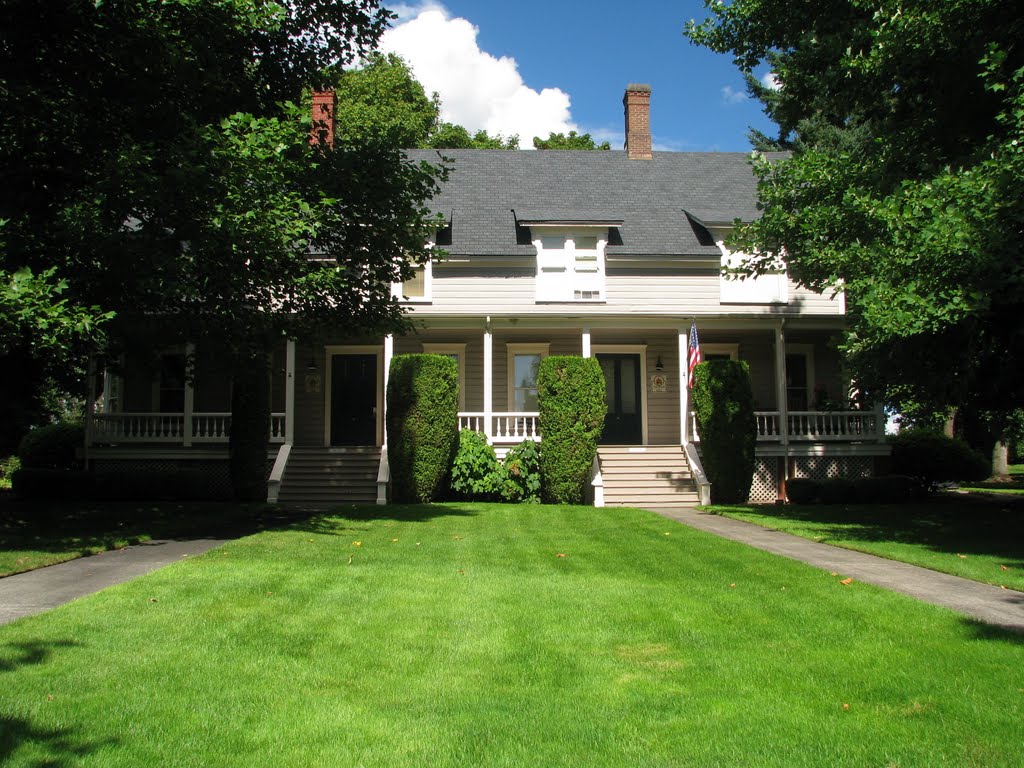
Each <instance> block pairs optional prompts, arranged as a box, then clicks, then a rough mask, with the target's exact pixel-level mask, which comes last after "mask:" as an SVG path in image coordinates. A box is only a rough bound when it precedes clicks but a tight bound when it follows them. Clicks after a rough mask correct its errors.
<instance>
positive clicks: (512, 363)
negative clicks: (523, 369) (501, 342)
mask: <svg viewBox="0 0 1024 768" xmlns="http://www.w3.org/2000/svg"><path fill="white" fill-rule="evenodd" d="M505 350H506V358H505V359H506V367H507V372H506V379H507V383H508V393H507V398H506V399H507V400H508V410H509V412H510V413H516V412H517V411H516V386H515V379H516V355H540V357H541V359H542V360H543V359H544V358H545V357H547V356H548V355H549V354H550V350H551V343H550V342H545V343H534V342H531V343H520V342H510V343H508V344H506V345H505Z"/></svg>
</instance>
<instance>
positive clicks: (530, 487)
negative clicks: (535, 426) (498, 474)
mask: <svg viewBox="0 0 1024 768" xmlns="http://www.w3.org/2000/svg"><path fill="white" fill-rule="evenodd" d="M502 470H503V472H502V483H501V499H502V501H509V502H513V503H522V502H525V503H528V504H537V503H539V502H540V447H539V444H538V443H537V442H536V441H535V440H524V441H523V442H521V443H520V444H519V445H517V446H514V447H513V448H511V449H510V450H509V452H508V454H507V455H506V456H505V461H504V462H502Z"/></svg>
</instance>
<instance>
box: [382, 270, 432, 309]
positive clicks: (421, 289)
mask: <svg viewBox="0 0 1024 768" xmlns="http://www.w3.org/2000/svg"><path fill="white" fill-rule="evenodd" d="M412 269H413V275H412V277H410V278H409V279H408V280H406V281H405V282H403V283H395V284H394V285H392V287H391V291H392V294H393V295H394V297H395V298H396V299H398V300H399V301H401V302H404V303H408V304H426V303H429V302H430V301H431V294H432V291H433V287H434V280H433V278H434V269H433V262H432V261H428V262H427V263H426V264H414V265H413V267H412Z"/></svg>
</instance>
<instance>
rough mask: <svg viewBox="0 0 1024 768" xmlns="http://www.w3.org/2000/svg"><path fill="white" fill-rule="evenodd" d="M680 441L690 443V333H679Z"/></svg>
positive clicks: (684, 330)
mask: <svg viewBox="0 0 1024 768" xmlns="http://www.w3.org/2000/svg"><path fill="white" fill-rule="evenodd" d="M678 335H679V374H678V376H679V439H680V442H681V443H682V444H683V445H687V444H689V442H690V387H689V384H690V377H689V370H690V358H689V351H690V332H689V331H688V330H687V329H686V328H680V329H679V332H678Z"/></svg>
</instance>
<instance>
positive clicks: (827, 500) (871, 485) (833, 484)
mask: <svg viewBox="0 0 1024 768" xmlns="http://www.w3.org/2000/svg"><path fill="white" fill-rule="evenodd" d="M920 489H921V484H920V482H919V481H918V480H916V479H915V478H913V477H905V476H903V475H884V476H882V477H859V478H857V479H855V480H851V479H849V478H845V477H832V478H829V479H828V480H812V479H810V478H803V477H798V478H793V479H791V480H787V481H786V497H787V498H788V499H789V502H790V503H791V504H900V503H902V502H906V501H911V500H912V499H914V498H916V497H917V496H918V495H919V493H920Z"/></svg>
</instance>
